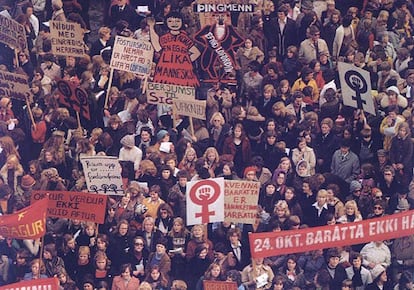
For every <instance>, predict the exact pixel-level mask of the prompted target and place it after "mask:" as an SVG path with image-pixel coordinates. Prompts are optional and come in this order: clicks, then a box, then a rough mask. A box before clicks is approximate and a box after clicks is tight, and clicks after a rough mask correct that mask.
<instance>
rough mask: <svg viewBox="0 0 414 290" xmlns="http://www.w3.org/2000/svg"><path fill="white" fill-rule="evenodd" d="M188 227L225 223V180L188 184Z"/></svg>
mask: <svg viewBox="0 0 414 290" xmlns="http://www.w3.org/2000/svg"><path fill="white" fill-rule="evenodd" d="M186 199H187V225H188V226H191V225H196V224H206V223H212V222H222V221H224V178H212V179H205V180H198V181H192V182H188V183H187V192H186Z"/></svg>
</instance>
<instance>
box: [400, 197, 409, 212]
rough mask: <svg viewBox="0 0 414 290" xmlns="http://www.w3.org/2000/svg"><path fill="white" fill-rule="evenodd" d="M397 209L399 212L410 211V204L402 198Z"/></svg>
mask: <svg viewBox="0 0 414 290" xmlns="http://www.w3.org/2000/svg"><path fill="white" fill-rule="evenodd" d="M397 209H398V210H408V209H410V204H409V203H408V200H407V199H405V198H401V199H400V200H399V201H398V205H397Z"/></svg>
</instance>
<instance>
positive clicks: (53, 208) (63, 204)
mask: <svg viewBox="0 0 414 290" xmlns="http://www.w3.org/2000/svg"><path fill="white" fill-rule="evenodd" d="M46 197H48V198H49V203H48V205H47V216H50V217H57V218H67V219H78V220H81V221H91V222H94V223H97V224H103V223H104V221H105V213H106V199H107V197H106V195H103V194H96V193H95V194H94V193H86V192H75V191H53V190H50V191H44V190H33V191H32V195H31V202H32V203H33V202H36V201H38V200H40V199H43V198H46Z"/></svg>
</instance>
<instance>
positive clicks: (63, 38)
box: [49, 21, 85, 57]
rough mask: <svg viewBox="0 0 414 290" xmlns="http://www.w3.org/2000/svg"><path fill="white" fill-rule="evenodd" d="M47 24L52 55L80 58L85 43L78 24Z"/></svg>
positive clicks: (60, 22) (52, 22) (53, 22)
mask: <svg viewBox="0 0 414 290" xmlns="http://www.w3.org/2000/svg"><path fill="white" fill-rule="evenodd" d="M49 23H50V40H51V41H52V53H53V54H54V55H63V56H74V57H82V56H83V55H84V54H85V42H84V41H83V30H82V28H81V26H80V24H78V23H75V22H63V21H50V22H49Z"/></svg>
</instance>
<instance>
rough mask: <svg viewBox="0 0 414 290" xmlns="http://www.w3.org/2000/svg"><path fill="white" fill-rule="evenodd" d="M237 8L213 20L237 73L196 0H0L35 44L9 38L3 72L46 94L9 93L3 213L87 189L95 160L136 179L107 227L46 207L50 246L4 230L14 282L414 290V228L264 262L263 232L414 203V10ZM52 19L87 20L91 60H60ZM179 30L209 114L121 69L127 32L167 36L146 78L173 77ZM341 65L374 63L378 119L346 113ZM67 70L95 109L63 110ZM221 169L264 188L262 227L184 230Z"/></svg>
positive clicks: (330, 1) (399, 1) (0, 62)
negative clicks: (207, 34)
mask: <svg viewBox="0 0 414 290" xmlns="http://www.w3.org/2000/svg"><path fill="white" fill-rule="evenodd" d="M7 2H10V3H7ZM235 2H237V3H239V4H248V3H250V4H251V3H253V4H254V5H255V7H256V9H255V11H254V12H251V13H242V12H240V13H236V12H231V13H229V12H221V13H213V16H212V19H213V21H216V22H215V23H214V24H212V25H211V29H212V31H214V33H215V37H216V39H217V40H218V41H219V43H220V42H221V43H222V45H223V47H224V48H225V49H228V50H227V51H226V53H227V54H228V55H229V56H232V57H234V62H233V63H232V65H233V68H234V70H233V71H230V72H229V71H226V69H227V68H226V67H224V65H223V64H222V63H220V61H217V62H215V63H214V65H211V67H210V66H206V63H205V62H202V60H205V57H206V54H202V55H201V57H200V58H198V59H197V57H198V56H200V54H201V53H200V52H201V51H203V50H204V49H205V48H203V47H202V46H201V43H200V41H198V42H197V41H196V39H197V38H200V33H199V31H200V29H202V28H203V27H202V26H201V25H202V23H201V22H202V21H201V20H200V18H201V16H202V13H197V12H195V11H194V9H193V7H192V4H193V1H191V0H182V1H180V0H170V1H169V0H130V1H128V0H113V1H109V0H105V1H97V3H92V1H89V0H82V1H79V0H52V1H49V0H31V1H29V0H23V1H21V0H20V1H0V5H2V9H3V10H2V11H1V12H0V15H2V16H5V17H10V18H13V19H14V20H16V21H17V22H19V23H20V24H22V25H23V26H24V28H25V32H26V37H27V44H28V50H27V51H17V52H16V51H14V50H12V49H11V48H9V47H8V46H7V45H5V44H2V43H0V51H1V55H0V69H1V70H3V71H9V72H13V73H19V74H25V75H27V77H28V79H29V82H30V89H31V93H32V94H31V99H30V101H29V102H26V101H23V100H18V99H13V98H10V96H5V95H2V96H0V97H1V98H0V177H1V178H0V179H1V181H2V182H1V185H0V205H1V206H0V214H2V215H3V214H11V213H13V212H16V211H18V210H20V209H22V208H24V207H26V206H28V205H29V204H30V196H31V192H32V190H48V191H50V190H58V191H87V189H86V188H87V187H86V182H85V177H84V175H83V170H82V165H81V162H80V160H81V158H82V157H84V156H99V155H100V156H116V157H118V159H119V162H120V164H121V167H122V172H121V175H122V179H123V183H124V189H125V193H124V195H123V196H110V197H109V199H108V204H107V212H106V216H105V222H104V224H100V225H97V224H95V223H93V222H83V221H80V220H76V219H71V220H66V219H60V218H52V217H48V218H47V229H46V230H47V233H46V235H45V236H44V237H43V238H42V239H36V240H30V239H27V240H17V239H10V238H8V237H1V239H0V255H1V259H0V285H5V284H10V283H14V282H18V281H22V280H31V279H39V278H45V277H57V278H58V279H59V282H60V287H61V288H62V289H85V290H86V289H88V290H89V289H117V290H118V289H164V290H165V289H175V290H178V289H191V290H201V289H204V288H203V281H204V280H211V281H235V282H236V283H237V285H238V289H249V290H253V289H260V290H262V289H331V290H337V289H358V290H361V289H367V290H371V289H384V290H386V289H414V288H413V281H414V280H413V274H414V251H413V249H412V245H413V243H414V235H411V236H405V237H399V238H396V239H394V240H383V241H372V242H369V243H367V244H358V245H353V244H352V241H349V243H350V245H349V246H346V247H341V248H329V249H324V250H315V251H310V252H303V253H299V254H289V255H281V256H274V257H267V258H264V259H263V258H254V259H252V258H251V254H250V246H249V241H248V233H259V232H275V231H286V230H291V229H299V228H306V227H317V226H324V225H333V224H339V223H353V222H357V221H362V220H367V219H372V218H377V217H382V216H385V215H392V214H394V213H396V212H402V211H407V210H410V209H413V208H414V183H413V182H412V177H413V162H412V160H413V139H412V134H413V133H414V113H413V107H414V106H413V104H414V90H412V89H413V86H414V61H413V56H414V38H413V35H412V33H413V32H412V30H413V28H414V18H413V14H414V3H413V2H412V1H411V0H363V1H362V0H361V1H357V0H352V1H351V0H336V1H334V0H314V1H310V0H302V1H301V2H299V1H289V0H280V1H277V0H273V1H270V0H263V1H242V0H237V1H235ZM98 3H99V5H98ZM223 3H224V2H223ZM92 6H94V7H95V8H94V9H96V7H101V8H102V7H103V8H102V10H103V11H102V15H103V17H102V19H91V18H90V16H89V15H90V12H91V11H90V10H92V9H90V8H92ZM145 6H146V7H148V10H146V9H142V8H141V9H138V8H137V7H145ZM95 12H96V11H95ZM51 20H57V21H68V22H76V23H78V24H80V26H81V28H82V31H83V33H84V40H85V49H86V51H87V53H88V54H87V55H85V56H84V57H76V58H75V57H70V56H68V57H62V56H56V55H53V54H52V53H51V48H52V43H51V39H50V21H51ZM93 21H95V22H98V23H99V25H100V28H99V29H98V30H97V31H94V30H93V29H92V28H91V23H92V22H93ZM209 21H210V20H209ZM177 23H178V24H177ZM173 25H176V26H175V27H173ZM177 25H178V26H177ZM177 27H178V28H177ZM177 31H180V32H179V33H180V34H179V35H180V36H181V37H185V39H187V41H188V43H190V45H188V51H186V52H185V53H187V52H188V53H189V59H190V60H191V61H190V62H189V63H190V64H191V63H192V68H191V65H190V66H189V67H185V68H183V70H184V71H185V72H186V73H188V74H189V75H192V74H191V71H192V70H193V71H194V76H195V77H194V78H192V79H182V78H181V80H180V79H179V78H178V80H177V82H179V83H177V84H178V85H181V84H182V83H181V81H182V82H187V81H188V82H192V83H193V84H194V86H196V88H197V89H196V92H197V93H196V97H197V99H200V100H206V116H207V119H206V120H200V119H195V118H193V119H192V120H191V122H190V119H189V117H186V116H175V115H173V114H172V111H171V106H169V105H161V104H159V105H154V104H148V102H147V97H146V95H145V93H143V91H144V90H145V88H143V86H145V84H146V81H144V80H143V79H142V76H139V75H136V74H133V73H130V72H125V71H118V70H115V72H114V73H113V78H110V74H111V68H110V66H109V63H110V58H111V52H112V47H113V44H114V37H115V36H116V35H121V36H125V37H131V38H134V39H138V40H147V41H151V43H152V44H153V46H154V48H155V54H154V60H153V61H154V70H153V72H152V74H151V75H150V76H149V79H148V80H150V81H152V80H154V81H156V82H163V81H164V80H163V78H162V77H160V76H159V75H157V73H159V70H158V69H157V66H158V67H162V65H165V62H164V63H163V61H164V59H163V57H162V56H163V55H165V54H163V49H165V47H163V46H162V45H160V43H157V42H156V41H155V40H156V39H158V37H159V39H163V38H162V36H163V35H168V33H170V34H171V35H176V34H174V33H175V32H177ZM230 31H231V33H233V34H232V41H233V43H232V44H231V45H228V43H227V44H226V43H225V41H226V39H225V38H224V37H225V36H226V35H227V33H230ZM157 36H158V37H157ZM235 36H239V37H241V39H242V40H243V41H241V42H237V41H236V40H237V38H236V37H235ZM165 39H167V37H166V38H165ZM181 39H183V38H181ZM161 44H162V41H161ZM226 45H228V46H227V47H225V46H226ZM192 57H194V59H193V58H192ZM203 57H204V58H203ZM212 59H214V57H212ZM339 62H345V63H348V64H352V65H355V66H356V67H358V68H360V69H363V70H365V71H367V72H368V73H369V75H370V80H369V81H370V86H371V88H372V92H370V93H369V94H370V95H371V96H372V99H373V103H374V107H375V111H376V115H372V114H368V113H366V112H364V111H363V110H361V109H356V108H353V107H349V106H345V105H344V103H343V99H344V98H347V97H349V96H343V95H342V90H341V86H340V82H339V73H340V72H338V69H337V67H338V63H339ZM207 65H208V63H207ZM177 67H179V68H180V66H179V65H178V64H177ZM214 74H217V75H218V76H219V78H218V79H209V77H210V78H211V76H214ZM60 79H63V80H66V81H68V82H70V83H71V84H72V85H74V86H78V87H80V88H82V89H83V90H84V91H85V92H87V94H88V105H89V111H90V116H91V118H90V119H87V118H85V116H80V117H78V118H77V115H76V112H75V111H74V110H73V109H71V108H66V107H64V106H62V105H61V104H60V103H59V93H58V91H57V87H56V84H57V82H58V81H59V80H60ZM367 81H368V80H367ZM107 95H108V98H106V97H107ZM28 106H30V111H31V114H32V115H33V121H34V123H33V122H32V120H31V116H30V113H29V108H28ZM190 123H191V126H190ZM216 177H223V178H224V179H226V180H248V181H258V182H260V184H261V189H260V193H259V201H258V207H257V215H256V221H255V223H254V224H233V223H225V222H219V223H210V224H208V225H194V226H186V187H187V183H188V182H189V181H196V180H201V179H207V178H216ZM144 185H145V186H144ZM0 219H1V216H0ZM41 249H42V251H41ZM304 251H306V249H304ZM41 252H42V255H41V256H40V253H41Z"/></svg>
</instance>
